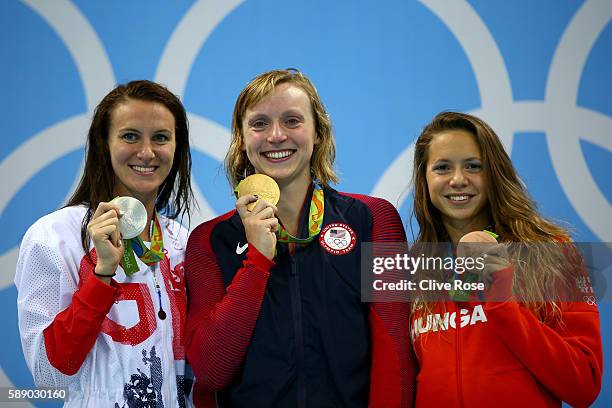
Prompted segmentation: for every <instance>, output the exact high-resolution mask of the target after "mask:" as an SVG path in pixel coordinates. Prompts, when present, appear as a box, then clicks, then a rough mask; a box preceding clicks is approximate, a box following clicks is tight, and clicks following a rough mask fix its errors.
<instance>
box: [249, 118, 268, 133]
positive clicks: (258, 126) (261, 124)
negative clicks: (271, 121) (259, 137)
mask: <svg viewBox="0 0 612 408" xmlns="http://www.w3.org/2000/svg"><path fill="white" fill-rule="evenodd" d="M267 124H268V122H266V121H265V120H263V119H255V120H254V121H252V122H251V127H252V128H253V129H255V130H262V129H263V128H265V127H266V125H267Z"/></svg>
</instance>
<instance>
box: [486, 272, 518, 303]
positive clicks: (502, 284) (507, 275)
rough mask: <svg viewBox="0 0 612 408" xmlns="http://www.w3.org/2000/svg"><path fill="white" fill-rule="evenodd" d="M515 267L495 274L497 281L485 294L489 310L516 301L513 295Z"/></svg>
mask: <svg viewBox="0 0 612 408" xmlns="http://www.w3.org/2000/svg"><path fill="white" fill-rule="evenodd" d="M513 278H514V266H513V265H510V266H508V267H507V268H504V269H502V270H499V271H497V272H495V280H494V281H493V283H492V284H491V287H490V288H489V290H488V291H487V293H486V294H485V300H486V302H487V308H494V307H496V306H499V305H501V304H504V303H506V302H510V301H514V300H515V299H514V295H513V293H512V286H513Z"/></svg>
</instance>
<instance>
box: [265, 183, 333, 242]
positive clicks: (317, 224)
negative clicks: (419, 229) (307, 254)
mask: <svg viewBox="0 0 612 408" xmlns="http://www.w3.org/2000/svg"><path fill="white" fill-rule="evenodd" d="M324 207H325V205H324V200H323V188H322V187H321V185H320V184H319V183H315V185H314V188H313V190H312V198H311V200H310V211H309V212H308V238H297V237H294V236H293V235H291V234H289V233H288V232H287V230H286V229H285V228H283V225H282V224H279V226H278V236H277V242H284V243H294V244H308V243H309V242H311V241H312V240H313V239H315V237H316V236H317V235H319V232H321V227H322V224H323V210H324Z"/></svg>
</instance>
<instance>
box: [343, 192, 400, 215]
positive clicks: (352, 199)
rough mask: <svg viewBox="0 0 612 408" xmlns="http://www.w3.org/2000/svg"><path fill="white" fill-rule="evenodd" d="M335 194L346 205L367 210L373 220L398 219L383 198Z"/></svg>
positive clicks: (396, 213) (389, 204) (394, 211)
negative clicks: (349, 204) (350, 204)
mask: <svg viewBox="0 0 612 408" xmlns="http://www.w3.org/2000/svg"><path fill="white" fill-rule="evenodd" d="M335 193H336V194H337V195H338V196H339V197H342V199H343V200H345V201H346V202H347V203H352V204H353V205H354V206H356V207H358V208H362V209H367V211H368V212H369V213H370V214H371V215H372V218H374V219H375V220H381V219H385V218H389V217H392V218H396V217H399V214H398V212H397V209H396V208H395V207H394V206H393V204H391V203H390V202H389V201H387V200H385V199H384V198H378V197H372V196H368V195H365V194H354V193H346V192H340V191H336V192H335Z"/></svg>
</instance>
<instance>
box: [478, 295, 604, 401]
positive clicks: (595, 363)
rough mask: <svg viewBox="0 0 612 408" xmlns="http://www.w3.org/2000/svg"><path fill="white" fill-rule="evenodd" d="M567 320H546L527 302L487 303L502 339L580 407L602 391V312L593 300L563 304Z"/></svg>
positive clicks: (545, 382)
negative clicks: (600, 315) (542, 320)
mask: <svg viewBox="0 0 612 408" xmlns="http://www.w3.org/2000/svg"><path fill="white" fill-rule="evenodd" d="M559 307H560V309H561V319H556V320H554V318H553V320H552V322H551V323H542V322H541V321H540V320H539V319H538V318H537V317H536V316H535V315H534V314H533V312H532V311H530V310H529V309H528V308H527V307H525V306H524V305H523V304H520V303H518V302H516V301H513V300H510V301H507V302H502V303H489V304H486V305H485V309H486V310H487V314H488V315H490V316H491V317H492V318H491V319H490V322H491V324H493V327H494V329H495V330H496V332H497V333H498V337H499V338H500V339H501V341H502V342H504V344H506V346H507V347H508V348H509V349H510V350H512V352H513V353H514V354H515V355H516V356H517V358H518V359H519V360H520V361H521V363H522V364H523V365H524V366H525V367H526V368H527V369H528V370H529V371H530V372H531V373H532V375H533V376H534V377H535V378H537V380H538V381H539V382H540V383H541V384H543V385H544V386H545V387H546V388H548V389H549V390H550V391H551V392H552V393H553V394H554V395H556V396H557V397H558V398H560V399H562V400H563V401H565V402H567V403H568V404H570V405H572V406H576V407H583V406H584V407H586V406H589V405H590V404H591V403H592V402H593V401H594V400H595V399H596V398H597V395H598V394H599V391H600V389H601V381H602V370H603V355H602V340H601V333H600V326H599V313H598V311H597V307H596V306H595V304H594V303H593V302H591V304H589V303H587V302H561V303H559Z"/></svg>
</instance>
